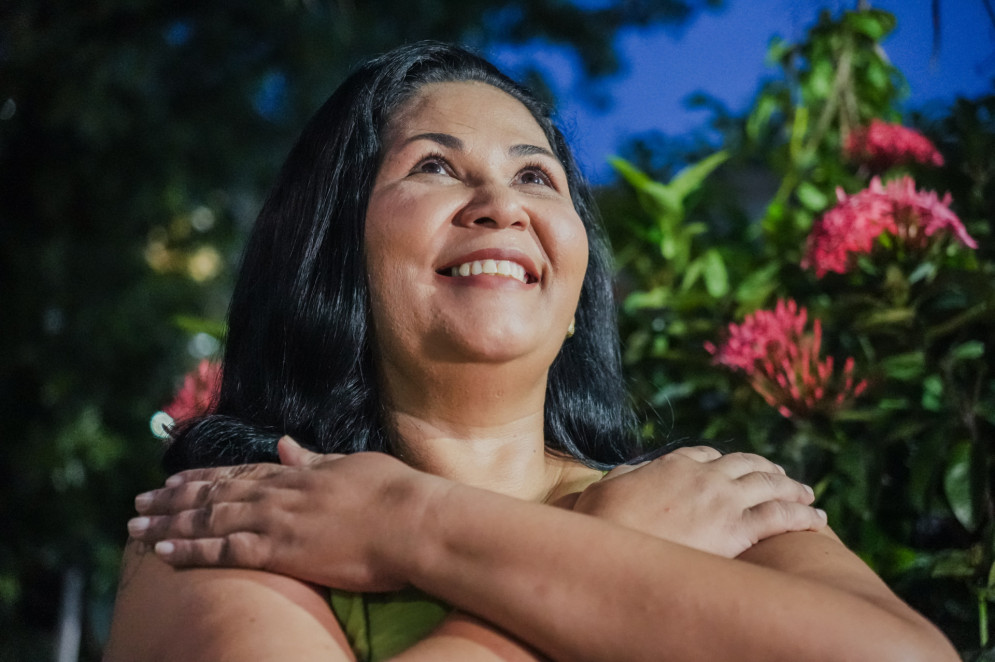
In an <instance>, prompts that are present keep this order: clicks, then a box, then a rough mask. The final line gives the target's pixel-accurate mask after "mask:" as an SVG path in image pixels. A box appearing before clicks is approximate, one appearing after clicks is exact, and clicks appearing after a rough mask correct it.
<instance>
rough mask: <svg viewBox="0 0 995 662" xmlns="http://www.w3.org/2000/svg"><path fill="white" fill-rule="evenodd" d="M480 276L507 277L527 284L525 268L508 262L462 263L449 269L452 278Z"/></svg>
mask: <svg viewBox="0 0 995 662" xmlns="http://www.w3.org/2000/svg"><path fill="white" fill-rule="evenodd" d="M480 274H488V275H495V276H508V277H509V278H515V279H517V280H520V281H522V282H523V283H528V276H527V275H526V273H525V267H523V266H522V265H520V264H518V263H517V262H512V261H510V260H474V261H473V262H464V263H463V264H460V265H457V266H455V267H453V268H452V269H451V275H453V276H478V275H480Z"/></svg>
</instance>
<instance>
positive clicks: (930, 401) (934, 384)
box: [922, 375, 943, 411]
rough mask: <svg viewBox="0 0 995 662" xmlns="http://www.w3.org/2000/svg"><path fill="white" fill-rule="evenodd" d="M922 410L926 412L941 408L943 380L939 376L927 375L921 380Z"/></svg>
mask: <svg viewBox="0 0 995 662" xmlns="http://www.w3.org/2000/svg"><path fill="white" fill-rule="evenodd" d="M922 408H923V409H925V410H926V411H940V410H941V409H942V408H943V380H942V379H940V376H939V375H929V376H928V377H926V378H925V379H924V380H922Z"/></svg>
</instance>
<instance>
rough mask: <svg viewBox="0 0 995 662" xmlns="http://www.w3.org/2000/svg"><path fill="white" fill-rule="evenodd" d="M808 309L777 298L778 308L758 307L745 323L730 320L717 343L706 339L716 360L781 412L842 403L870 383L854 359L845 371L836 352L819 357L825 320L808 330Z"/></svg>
mask: <svg viewBox="0 0 995 662" xmlns="http://www.w3.org/2000/svg"><path fill="white" fill-rule="evenodd" d="M807 319H808V311H806V309H805V308H801V309H799V308H798V304H797V303H796V302H795V301H794V300H792V299H788V300H787V301H784V300H778V302H777V306H776V307H775V309H774V310H758V311H756V312H754V313H752V314H750V315H747V316H746V318H745V319H744V320H743V323H742V324H730V325H729V336H728V337H727V338H726V340H725V341H724V342H723V343H722V344H721V346H720V347H716V346H715V345H714V344H712V343H705V349H706V350H707V351H708V352H709V353H710V354H712V355H713V356H714V357H715V358H714V359H713V362H714V363H716V364H718V365H722V366H725V367H727V368H729V369H731V370H735V371H740V372H743V373H745V374H746V376H747V378H748V379H749V380H750V384H751V386H753V388H754V390H756V391H757V393H759V394H760V395H761V396H763V398H764V400H766V401H767V403H768V404H769V405H771V406H772V407H774V408H776V409H777V411H778V412H780V413H781V415H782V416H785V417H788V418H790V417H791V416H808V415H810V414H812V413H815V412H819V411H821V412H827V413H828V412H832V411H835V410H838V409H840V408H841V407H843V406H844V405H846V404H847V403H849V402H850V401H851V400H853V398H856V397H857V396H859V395H860V394H861V393H863V391H864V389H866V388H867V381H866V380H860V381H855V380H854V360H853V358H852V357H850V358H847V360H846V363H845V364H844V366H843V371H842V374H840V375H838V376H837V375H836V374H835V373H834V370H833V358H832V357H831V356H830V357H826V358H821V357H820V353H821V350H822V323H821V321H820V320H818V319H816V320H815V322H814V323H813V331H812V332H811V333H807V332H806V330H805V325H806V321H807Z"/></svg>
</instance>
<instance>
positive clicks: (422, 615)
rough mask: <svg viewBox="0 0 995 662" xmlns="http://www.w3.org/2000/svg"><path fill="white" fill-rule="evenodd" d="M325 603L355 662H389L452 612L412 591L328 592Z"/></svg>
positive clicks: (437, 602) (449, 608)
mask: <svg viewBox="0 0 995 662" xmlns="http://www.w3.org/2000/svg"><path fill="white" fill-rule="evenodd" d="M329 602H330V604H331V606H332V611H333V612H335V617H336V618H337V619H338V621H339V625H341V626H342V630H343V631H344V632H345V635H346V637H347V638H348V639H349V645H350V646H351V647H352V652H353V653H354V654H355V655H356V660H357V661H358V662H379V661H380V660H387V659H390V658H391V657H393V656H394V655H397V654H398V653H401V652H402V651H404V650H406V649H408V648H410V647H411V646H412V645H414V644H415V643H416V642H418V641H421V640H422V639H424V638H425V637H426V636H428V634H429V633H430V632H432V630H434V629H435V628H436V627H438V625H439V624H440V623H441V622H442V620H443V619H444V618H445V617H446V616H447V615H448V614H449V613H450V612H451V611H452V608H451V607H450V606H449V605H447V604H445V603H444V602H441V601H439V600H436V599H435V598H433V597H431V596H429V595H427V594H425V593H422V592H421V591H419V590H417V589H414V588H407V589H403V590H401V591H396V592H393V593H348V592H346V591H336V590H332V591H331V595H330V597H329Z"/></svg>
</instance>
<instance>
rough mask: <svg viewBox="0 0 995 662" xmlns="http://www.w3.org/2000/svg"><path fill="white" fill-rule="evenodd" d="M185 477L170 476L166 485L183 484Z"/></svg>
mask: <svg viewBox="0 0 995 662" xmlns="http://www.w3.org/2000/svg"><path fill="white" fill-rule="evenodd" d="M182 484H183V479H182V478H181V477H180V476H170V477H169V478H167V479H166V487H176V486H177V485H182Z"/></svg>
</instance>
